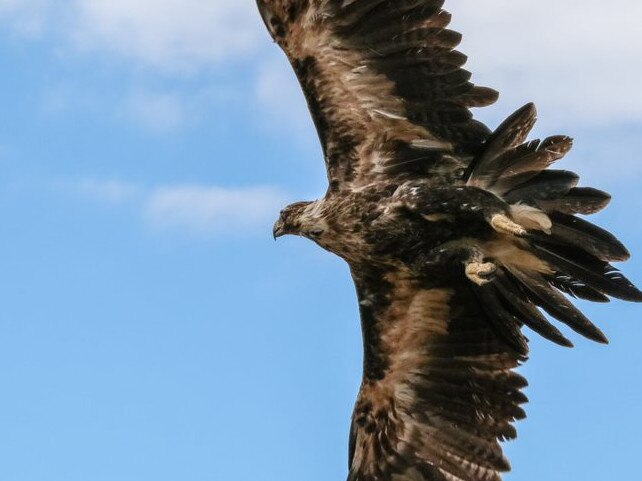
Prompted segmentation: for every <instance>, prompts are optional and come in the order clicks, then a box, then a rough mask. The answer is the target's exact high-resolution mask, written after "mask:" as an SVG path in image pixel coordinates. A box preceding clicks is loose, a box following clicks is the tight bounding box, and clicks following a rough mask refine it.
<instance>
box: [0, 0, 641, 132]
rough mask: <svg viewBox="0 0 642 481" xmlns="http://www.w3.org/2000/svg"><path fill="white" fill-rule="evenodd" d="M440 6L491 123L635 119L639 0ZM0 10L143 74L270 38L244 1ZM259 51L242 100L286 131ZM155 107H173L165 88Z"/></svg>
mask: <svg viewBox="0 0 642 481" xmlns="http://www.w3.org/2000/svg"><path fill="white" fill-rule="evenodd" d="M446 8H447V9H448V10H450V11H452V12H453V17H454V25H453V26H454V28H455V29H457V30H459V31H461V32H462V33H463V34H464V44H463V46H462V50H463V51H464V52H465V53H467V54H469V56H470V62H469V65H468V68H469V69H470V70H471V71H473V72H474V73H475V80H476V81H477V82H478V83H480V84H485V85H489V86H491V87H495V88H498V89H499V90H500V91H501V94H502V98H501V101H500V104H499V106H498V108H496V109H495V110H492V109H485V110H484V113H483V114H481V115H482V116H483V118H485V119H486V118H488V119H491V120H492V123H495V122H497V121H499V120H501V119H500V118H499V117H500V116H504V115H505V114H506V113H507V112H508V111H509V110H512V109H514V108H515V107H517V106H519V105H520V104H522V103H524V102H526V101H529V100H535V101H536V103H537V104H538V105H539V107H540V111H541V114H542V117H543V118H546V119H547V122H548V125H550V126H551V127H559V126H566V125H570V124H572V125H574V126H577V125H584V126H601V125H605V124H612V123H624V122H640V121H642V96H640V95H637V89H638V85H637V84H638V80H637V79H638V78H640V77H641V76H642V63H641V62H638V61H637V59H639V58H641V57H642V29H640V28H639V25H638V23H639V19H640V18H642V3H640V2H638V1H637V0H614V1H613V2H611V3H610V4H609V5H608V6H607V7H605V5H604V2H603V1H601V0H564V1H563V2H560V1H559V0H520V1H515V0H487V1H484V2H479V0H458V1H454V0H449V1H447V2H446ZM3 18H4V20H5V22H10V23H12V24H15V28H16V29H17V30H23V31H24V32H37V31H40V30H43V29H44V31H46V32H50V33H52V34H53V32H55V34H56V35H57V37H56V38H57V39H58V41H57V43H58V45H57V47H58V49H57V51H63V52H69V51H78V50H80V51H88V52H92V53H94V52H104V53H109V54H111V55H113V56H114V57H115V58H121V59H122V58H124V59H128V60H129V61H131V62H132V63H133V65H135V66H146V67H151V68H149V69H147V70H146V72H151V73H152V75H153V74H154V73H158V72H163V73H164V74H167V73H172V72H173V73H180V74H182V73H184V72H192V73H195V72H199V71H202V70H204V69H210V68H212V67H220V66H221V65H223V63H222V62H226V65H232V64H235V63H236V64H242V63H243V62H245V64H246V65H250V66H253V65H254V64H255V62H256V57H257V54H258V53H259V51H260V50H262V49H263V48H265V49H267V48H268V47H269V46H270V43H269V41H268V36H267V33H266V32H265V28H264V26H263V24H262V22H261V21H260V19H259V16H258V13H257V11H256V5H255V2H254V1H251V0H211V1H204V0H137V1H126V0H67V1H64V2H63V1H62V0H0V21H2V19H3ZM272 48H273V50H272V52H273V54H274V55H279V54H280V53H277V51H278V48H277V47H276V46H273V47H272ZM268 62H269V63H266V64H265V65H264V66H263V67H259V68H258V69H256V70H250V73H252V72H253V74H254V75H255V82H256V88H255V92H254V93H255V95H254V96H253V97H252V98H251V100H252V101H258V102H259V104H260V105H262V107H263V108H262V109H261V116H262V118H263V119H264V120H265V123H271V124H273V125H277V126H282V128H284V129H288V130H289V129H291V128H293V127H292V126H293V125H301V124H303V123H304V122H306V123H307V124H308V125H309V118H307V115H308V114H307V112H306V111H305V104H304V102H303V99H302V96H301V94H300V92H299V90H298V87H296V86H295V83H294V82H293V80H292V76H291V74H290V73H289V72H286V69H289V67H288V66H287V65H286V62H285V61H280V62H278V63H277V62H272V61H271V59H269V60H268ZM136 71H138V70H136ZM218 72H224V70H222V69H219V70H218ZM139 100H140V99H139ZM146 100H153V99H150V98H147V99H142V102H141V105H139V107H141V109H142V110H139V111H138V113H139V114H140V116H139V118H140V119H141V120H145V117H146V116H148V113H147V111H146V110H145V109H146V108H148V107H150V106H149V105H148V104H149V102H145V101H146ZM156 100H157V101H159V99H158V98H156ZM152 103H153V102H152ZM142 104H144V105H142ZM156 108H161V109H165V110H166V111H168V112H169V111H171V112H173V114H175V117H174V121H176V120H177V119H178V118H180V115H181V114H180V107H178V106H177V103H176V102H175V101H174V100H172V99H170V98H165V99H164V100H162V101H160V103H159V102H156ZM152 110H153V108H152ZM493 112H495V113H493ZM304 116H306V120H305V121H304V120H303V117H304ZM170 118H171V116H170ZM147 120H149V119H147ZM169 123H170V124H171V123H172V121H171V120H170V121H169ZM283 126H284V127H283Z"/></svg>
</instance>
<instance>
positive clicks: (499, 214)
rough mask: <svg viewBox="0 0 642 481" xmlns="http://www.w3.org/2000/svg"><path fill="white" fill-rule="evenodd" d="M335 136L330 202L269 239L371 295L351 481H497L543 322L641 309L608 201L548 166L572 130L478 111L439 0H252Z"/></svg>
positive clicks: (480, 100) (313, 205) (588, 327)
mask: <svg viewBox="0 0 642 481" xmlns="http://www.w3.org/2000/svg"><path fill="white" fill-rule="evenodd" d="M257 3H258V7H259V11H260V13H261V16H262V18H263V20H264V22H265V24H266V27H267V29H268V31H269V32H270V34H271V36H272V38H273V39H274V40H275V42H276V43H277V44H278V45H279V46H280V47H281V48H282V49H283V50H284V52H285V53H286V55H287V57H288V59H289V60H290V63H291V64H292V67H293V68H294V71H295V72H296V74H297V77H298V79H299V82H300V84H301V87H302V89H303V92H304V94H305V97H306V100H307V102H308V106H309V108H310V112H311V115H312V118H313V120H314V123H315V125H316V127H317V131H318V133H319V139H320V141H321V145H322V147H323V154H324V160H325V164H326V168H327V173H328V190H327V193H326V194H325V196H324V197H323V198H321V199H319V200H316V201H312V202H297V203H295V204H292V205H290V206H287V207H286V208H285V209H284V210H283V211H282V212H281V214H280V217H279V219H278V220H277V222H276V224H275V226H274V236H275V238H276V237H279V236H281V235H286V234H292V235H299V236H303V237H306V238H309V239H311V240H313V241H314V242H316V243H317V244H318V245H319V246H321V247H322V248H324V249H326V250H328V251H330V252H332V253H334V254H336V255H338V256H340V257H341V258H343V259H344V260H345V261H346V262H347V264H348V265H349V267H350V270H351V273H352V277H353V279H354V283H355V287H356V292H357V299H358V302H359V308H360V315H361V324H362V331H363V345H364V367H363V381H362V386H361V390H360V393H359V396H358V399H357V402H356V405H355V410H354V414H353V418H352V424H351V429H350V441H349V473H348V481H500V480H501V473H503V472H506V471H508V470H509V469H510V465H509V463H508V461H507V460H506V458H505V457H504V455H503V453H502V449H501V444H500V443H501V442H502V441H506V440H510V439H513V438H515V437H516V435H517V432H516V430H515V427H514V425H513V424H514V422H515V421H516V420H519V419H522V418H524V417H525V412H524V410H523V408H522V405H523V404H524V403H525V402H526V401H527V399H526V397H525V396H524V394H522V392H521V390H522V389H523V388H524V387H525V386H526V380H525V379H524V378H523V377H522V376H520V375H519V374H518V373H517V372H516V371H515V369H516V368H517V367H519V365H520V364H521V363H523V362H525V361H526V359H527V357H528V339H527V338H526V335H525V331H526V329H529V330H531V331H533V332H535V333H536V334H537V335H541V336H543V337H544V338H546V339H548V340H550V341H552V342H554V343H556V344H558V345H560V346H565V347H572V343H571V341H570V340H569V339H568V337H567V334H566V333H563V332H562V331H561V330H560V329H559V328H558V327H557V323H556V322H555V321H558V322H560V323H562V324H564V325H565V326H566V327H568V328H570V329H571V330H573V331H575V332H576V333H578V334H580V335H582V336H584V337H586V338H588V339H591V340H593V341H596V342H600V343H606V342H607V338H606V336H605V335H604V334H603V333H602V331H601V330H600V329H599V328H598V327H596V326H595V325H594V324H593V323H592V322H591V321H590V320H589V319H587V318H586V316H585V315H584V314H583V313H582V312H580V311H579V310H578V309H577V308H576V307H575V306H574V305H573V303H572V302H571V301H570V300H569V297H571V298H580V299H585V300H589V301H593V302H609V301H610V299H611V298H617V299H622V300H626V301H633V302H642V292H640V291H639V290H638V289H637V288H636V287H635V286H634V285H633V284H632V283H631V282H630V281H629V280H628V279H627V278H626V277H625V276H624V275H623V274H622V273H621V272H620V271H619V270H618V269H616V268H615V267H614V266H613V265H612V263H614V262H621V261H625V260H627V259H628V258H629V257H630V255H629V252H628V251H627V249H626V248H625V247H624V246H623V245H622V244H621V243H620V242H619V241H618V240H617V239H616V238H615V237H614V236H613V235H612V234H610V233H609V232H607V231H606V230H604V229H602V228H600V227H598V226H596V225H593V224H591V223H590V222H588V221H586V220H585V219H584V218H583V217H582V216H586V215H590V214H593V213H595V212H598V211H600V210H602V209H603V208H605V207H606V206H607V204H608V203H609V201H610V196H609V195H608V194H607V193H605V192H602V191H600V190H597V189H594V188H590V187H581V186H579V177H578V176H577V175H576V174H575V173H573V172H569V171H567V170H563V169H556V168H551V167H552V166H553V165H554V164H556V163H557V162H559V161H560V160H562V159H563V157H564V156H565V155H566V154H567V153H568V152H569V151H570V150H571V147H572V143H573V142H572V140H571V139H570V138H569V137H567V136H563V135H557V136H551V137H548V138H546V139H543V140H528V135H529V133H530V131H531V130H532V128H533V126H534V124H535V121H536V118H537V114H536V110H535V107H534V106H533V105H532V104H528V105H526V106H524V107H522V108H521V109H519V110H517V111H516V112H515V113H514V114H513V115H511V116H510V117H509V118H507V119H506V120H505V121H504V122H503V123H502V124H501V125H500V126H498V127H497V128H496V129H495V130H494V131H491V130H490V129H489V128H488V127H486V126H485V125H484V124H482V123H480V122H478V121H476V120H475V119H474V118H473V115H472V113H471V108H473V107H484V106H488V105H491V104H492V103H494V102H495V100H496V99H497V95H498V94H497V92H495V91H494V90H492V89H489V88H484V87H478V86H475V85H474V84H473V83H471V82H470V79H471V74H470V73H469V72H467V71H466V70H464V69H463V65H464V64H465V62H466V57H465V56H464V55H462V54H461V53H459V52H458V51H457V50H456V47H457V45H458V44H459V42H460V40H461V36H460V35H459V34H457V33H456V32H453V31H451V30H449V29H448V25H449V23H450V14H449V13H448V12H446V11H445V10H444V9H443V8H442V7H443V3H444V2H443V0H257Z"/></svg>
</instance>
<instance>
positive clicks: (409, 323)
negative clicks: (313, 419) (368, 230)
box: [348, 271, 527, 481]
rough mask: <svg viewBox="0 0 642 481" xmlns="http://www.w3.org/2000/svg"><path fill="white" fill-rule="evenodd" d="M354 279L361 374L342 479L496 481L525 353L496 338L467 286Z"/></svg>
mask: <svg viewBox="0 0 642 481" xmlns="http://www.w3.org/2000/svg"><path fill="white" fill-rule="evenodd" d="M353 277H354V279H355V283H356V286H357V291H358V296H359V301H360V308H361V318H362V325H363V334H364V345H365V369H364V378H363V384H362V387H361V391H360V394H359V397H358V400H357V404H356V407H355V411H354V415H353V419H352V428H351V433H350V434H351V436H350V475H349V477H348V481H375V480H380V481H383V480H386V481H500V480H501V477H500V474H499V473H501V472H504V471H508V470H509V469H510V466H509V464H508V461H507V460H506V458H505V457H504V456H503V454H502V450H501V447H500V444H499V441H501V440H506V439H512V438H514V437H515V436H516V431H515V428H514V427H513V425H512V422H513V421H514V420H517V419H521V418H523V417H525V414H524V411H523V410H522V409H521V407H520V404H522V403H524V402H526V401H527V399H526V397H525V396H524V395H523V394H522V393H521V392H520V389H522V388H523V387H525V386H526V381H525V379H524V378H523V377H522V376H520V375H519V374H517V373H516V372H515V371H514V369H515V368H516V367H518V366H519V364H520V362H521V361H522V360H525V358H526V352H525V351H524V350H521V349H519V350H518V349H515V348H514V347H512V346H511V344H510V343H509V342H507V341H505V340H504V337H503V336H501V335H498V333H497V332H496V330H495V329H493V321H492V319H491V318H490V317H491V316H489V313H488V312H487V308H486V307H484V305H483V303H482V302H480V301H479V298H478V295H477V294H476V293H475V291H474V288H472V287H467V286H466V284H467V283H466V282H463V281H462V282H457V283H452V286H448V285H444V286H439V287H431V286H427V285H423V284H422V282H421V281H420V280H418V279H413V278H411V277H405V276H403V275H401V274H398V273H387V274H384V273H376V274H375V273H369V274H363V273H357V272H354V271H353ZM496 314H497V313H495V315H496ZM512 328H513V329H514V330H515V332H516V333H519V328H520V325H519V324H518V323H517V322H516V323H515V325H514V326H512ZM518 335H521V334H518Z"/></svg>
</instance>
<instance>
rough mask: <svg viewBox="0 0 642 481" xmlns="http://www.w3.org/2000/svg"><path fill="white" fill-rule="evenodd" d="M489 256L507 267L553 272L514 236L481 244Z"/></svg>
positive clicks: (542, 272) (526, 270) (527, 270)
mask: <svg viewBox="0 0 642 481" xmlns="http://www.w3.org/2000/svg"><path fill="white" fill-rule="evenodd" d="M481 248H482V250H483V252H484V253H485V254H486V256H487V257H490V258H493V259H497V260H498V261H499V262H500V263H501V264H503V265H505V266H507V267H509V268H510V267H516V268H518V269H521V270H523V271H525V272H539V273H541V274H546V275H550V274H553V270H552V269H551V267H550V266H549V265H548V264H547V263H546V262H544V261H543V260H542V259H540V258H539V257H537V256H536V255H535V254H533V253H531V252H529V251H527V250H525V249H522V248H521V247H520V246H519V244H518V243H516V242H514V241H513V239H512V238H506V239H498V240H494V241H490V242H485V243H483V244H482V245H481Z"/></svg>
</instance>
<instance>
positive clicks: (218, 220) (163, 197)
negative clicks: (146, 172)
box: [145, 185, 284, 234]
mask: <svg viewBox="0 0 642 481" xmlns="http://www.w3.org/2000/svg"><path fill="white" fill-rule="evenodd" d="M283 199H284V195H283V194H282V193H280V192H279V191H278V190H276V189H274V188H270V187H250V188H241V189H223V188H220V187H214V186H198V185H184V186H175V187H161V188H159V189H155V190H154V191H153V192H152V193H151V195H150V196H149V197H148V199H147V201H146V203H145V215H146V218H147V219H148V220H149V221H150V222H151V224H152V225H154V226H156V227H160V228H163V229H179V230H187V231H189V232H192V233H196V234H220V233H226V234H230V233H232V234H234V233H235V232H238V231H241V232H244V233H246V232H253V231H255V230H256V229H257V228H259V227H265V226H266V225H269V223H270V222H272V221H274V217H275V214H276V213H277V212H278V211H279V209H280V208H281V207H283V204H284V200H283Z"/></svg>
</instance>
